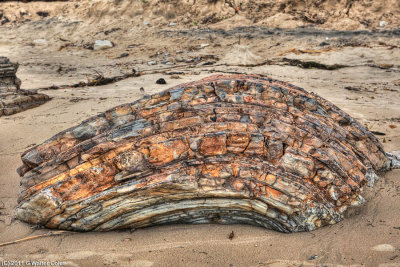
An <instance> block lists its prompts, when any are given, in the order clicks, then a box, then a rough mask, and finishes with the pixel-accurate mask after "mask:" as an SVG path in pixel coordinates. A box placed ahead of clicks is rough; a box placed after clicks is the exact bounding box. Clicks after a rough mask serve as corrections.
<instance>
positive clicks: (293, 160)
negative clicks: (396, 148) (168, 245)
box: [16, 75, 392, 232]
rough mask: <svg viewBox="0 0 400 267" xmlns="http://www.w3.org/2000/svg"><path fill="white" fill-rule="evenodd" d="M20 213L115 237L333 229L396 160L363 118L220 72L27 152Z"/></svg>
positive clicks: (274, 84)
mask: <svg viewBox="0 0 400 267" xmlns="http://www.w3.org/2000/svg"><path fill="white" fill-rule="evenodd" d="M22 161H23V165H22V166H21V167H20V168H19V169H18V172H19V174H20V175H21V176H22V180H21V192H20V196H19V200H18V202H19V204H18V206H17V208H16V216H17V218H19V219H20V220H23V221H26V222H30V223H35V224H41V225H44V226H46V227H48V228H59V229H69V230H77V231H90V230H94V231H108V230H114V229H122V228H139V227H146V226H151V225H156V224H166V223H210V222H211V223H223V224H229V223H248V224H254V225H260V226H263V227H266V228H269V229H274V230H277V231H281V232H296V231H309V230H314V229H316V228H319V227H321V226H323V225H327V224H334V223H336V222H338V221H340V220H341V219H342V218H343V213H344V211H345V210H346V209H347V208H348V207H350V206H356V205H359V204H360V203H362V202H363V198H362V196H361V192H362V188H363V186H365V185H366V184H367V183H369V184H370V185H372V184H373V183H374V182H375V180H376V179H378V176H377V173H379V172H380V171H385V170H389V169H390V168H391V167H392V166H391V164H392V161H391V159H390V158H389V157H388V155H387V154H386V153H385V152H384V150H383V148H382V146H381V144H380V143H379V142H378V140H377V139H376V138H375V137H374V135H373V134H371V133H370V132H369V131H368V130H366V129H365V128H364V127H363V126H362V125H360V124H359V123H358V122H357V121H355V120H354V119H353V118H351V117H350V116H349V115H348V114H346V113H345V112H343V111H341V110H340V109H339V108H337V107H336V106H334V105H333V104H331V103H330V102H328V101H326V100H324V99H322V98H321V97H319V96H317V95H315V94H312V93H308V92H306V91H305V90H303V89H301V88H299V87H296V86H293V85H290V84H288V83H284V82H281V81H277V80H272V79H269V78H265V77H259V76H252V75H233V76H223V75H216V76H211V77H208V78H205V79H203V80H200V81H197V82H193V83H188V84H183V85H180V86H176V87H174V88H171V89H169V90H166V91H163V92H161V93H158V94H155V95H152V96H146V97H145V98H143V99H140V100H138V101H136V102H133V103H130V104H125V105H121V106H118V107H115V108H113V109H111V110H108V111H106V112H104V113H102V114H100V115H98V116H96V117H92V118H90V119H88V120H86V121H84V122H82V123H81V124H80V125H78V126H77V127H73V128H70V129H67V130H65V131H63V132H61V133H59V134H57V135H56V136H54V137H52V138H51V139H49V140H47V141H45V142H44V143H43V144H41V145H38V146H36V147H34V148H32V149H30V150H28V151H26V152H25V153H23V155H22Z"/></svg>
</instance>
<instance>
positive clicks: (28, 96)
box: [0, 57, 49, 117]
mask: <svg viewBox="0 0 400 267" xmlns="http://www.w3.org/2000/svg"><path fill="white" fill-rule="evenodd" d="M17 70H18V63H12V62H10V60H9V59H8V58H6V57H0V117H1V116H3V115H12V114H15V113H17V112H21V111H24V110H26V109H29V108H34V107H37V106H39V105H41V104H43V103H45V102H46V101H48V100H49V97H48V96H47V95H44V94H38V93H37V92H36V91H29V90H22V89H20V86H21V80H20V79H18V78H17V76H16V73H17Z"/></svg>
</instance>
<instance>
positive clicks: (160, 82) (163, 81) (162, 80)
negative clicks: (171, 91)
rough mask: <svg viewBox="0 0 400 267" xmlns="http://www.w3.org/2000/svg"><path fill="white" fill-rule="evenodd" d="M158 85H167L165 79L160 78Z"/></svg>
mask: <svg viewBox="0 0 400 267" xmlns="http://www.w3.org/2000/svg"><path fill="white" fill-rule="evenodd" d="M156 84H167V82H166V81H165V79H164V78H160V79H158V80H157V81H156Z"/></svg>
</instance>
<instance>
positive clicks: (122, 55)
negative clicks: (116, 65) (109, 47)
mask: <svg viewBox="0 0 400 267" xmlns="http://www.w3.org/2000/svg"><path fill="white" fill-rule="evenodd" d="M127 56H129V54H128V53H122V54H121V55H119V57H120V58H121V57H127Z"/></svg>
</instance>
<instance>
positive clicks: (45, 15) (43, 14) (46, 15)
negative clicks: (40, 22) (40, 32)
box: [36, 11, 50, 18]
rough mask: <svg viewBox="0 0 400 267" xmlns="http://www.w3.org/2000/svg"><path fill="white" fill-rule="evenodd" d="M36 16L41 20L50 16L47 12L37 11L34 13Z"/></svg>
mask: <svg viewBox="0 0 400 267" xmlns="http://www.w3.org/2000/svg"><path fill="white" fill-rule="evenodd" d="M36 14H38V15H39V16H41V17H43V18H45V17H48V16H49V15H50V14H49V12H46V11H38V12H36Z"/></svg>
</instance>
